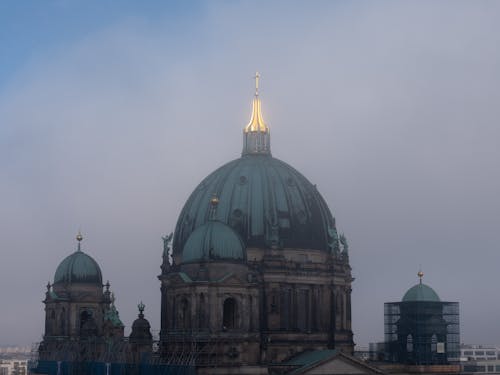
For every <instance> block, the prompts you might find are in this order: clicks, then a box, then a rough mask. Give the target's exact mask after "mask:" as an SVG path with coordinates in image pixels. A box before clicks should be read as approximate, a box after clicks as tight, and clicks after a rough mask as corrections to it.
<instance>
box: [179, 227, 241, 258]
mask: <svg viewBox="0 0 500 375" xmlns="http://www.w3.org/2000/svg"><path fill="white" fill-rule="evenodd" d="M200 260H205V261H208V260H245V245H244V244H243V241H242V240H241V238H240V236H239V235H238V233H236V232H235V231H234V230H233V229H231V228H230V227H228V226H227V225H226V224H223V223H221V222H218V221H209V222H207V223H205V224H203V225H202V226H200V227H198V228H197V229H196V230H195V231H194V232H193V233H191V235H190V236H189V238H188V239H187V241H186V244H185V245H184V250H183V252H182V263H188V262H196V261H200Z"/></svg>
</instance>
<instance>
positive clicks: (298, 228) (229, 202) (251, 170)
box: [173, 154, 338, 254]
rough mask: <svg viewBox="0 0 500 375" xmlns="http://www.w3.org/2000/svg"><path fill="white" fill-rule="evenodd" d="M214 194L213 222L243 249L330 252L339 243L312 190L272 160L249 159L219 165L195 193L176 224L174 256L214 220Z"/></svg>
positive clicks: (264, 157) (300, 177)
mask: <svg viewBox="0 0 500 375" xmlns="http://www.w3.org/2000/svg"><path fill="white" fill-rule="evenodd" d="M327 173H328V172H327ZM214 195H216V196H217V198H218V205H217V210H216V212H215V217H214V219H215V220H217V221H220V222H222V223H224V224H226V225H228V226H230V227H231V228H233V229H234V230H235V231H236V232H237V233H238V234H239V235H240V237H241V238H242V239H243V241H244V243H245V245H246V246H247V247H278V248H279V247H287V248H298V249H317V250H325V251H331V250H332V249H333V248H334V247H335V244H336V243H338V236H337V231H336V228H335V220H334V218H333V216H332V214H331V212H330V209H329V208H328V205H327V204H326V202H325V200H324V199H323V197H322V196H321V194H320V193H319V192H318V190H317V189H316V186H314V185H313V184H312V183H311V182H309V181H308V180H307V179H306V178H305V177H304V176H303V175H302V174H301V173H300V172H298V171H297V170H296V169H294V168H293V167H291V166H290V165H288V164H287V163H285V162H283V161H281V160H279V159H276V158H273V157H272V156H271V155H257V154H251V155H244V156H242V157H241V158H238V159H236V160H233V161H231V162H229V163H227V164H225V165H223V166H222V167H220V168H219V169H217V170H215V171H214V172H213V173H211V174H210V175H209V176H207V177H206V178H205V179H204V180H203V181H202V182H201V183H200V184H199V185H198V186H197V187H196V188H195V189H194V191H193V193H192V194H191V196H190V197H189V199H188V200H187V202H186V203H185V205H184V207H183V209H182V211H181V214H180V215H179V218H178V220H177V225H176V229H175V234H174V242H173V251H174V254H179V253H181V252H182V250H183V248H184V245H185V243H186V241H187V240H188V238H189V236H190V235H191V233H193V232H194V231H195V230H196V229H197V228H199V227H200V226H202V225H203V224H205V223H206V222H208V221H209V220H211V219H212V214H211V205H210V200H211V198H212V197H213V196H214Z"/></svg>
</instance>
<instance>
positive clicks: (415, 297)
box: [402, 271, 441, 302]
mask: <svg viewBox="0 0 500 375" xmlns="http://www.w3.org/2000/svg"><path fill="white" fill-rule="evenodd" d="M423 276H424V274H423V272H422V271H419V272H418V277H419V278H420V282H419V283H418V284H417V285H414V286H412V287H411V288H410V289H408V290H407V291H406V293H405V295H404V296H403V300H402V301H403V302H424V301H425V302H440V301H441V300H440V299H439V296H438V295H437V293H436V292H435V291H434V289H432V288H431V287H430V286H428V285H425V284H423V283H422V277H423Z"/></svg>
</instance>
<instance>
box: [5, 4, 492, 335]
mask: <svg viewBox="0 0 500 375" xmlns="http://www.w3.org/2000/svg"><path fill="white" fill-rule="evenodd" d="M252 4H253V3H252ZM252 4H247V3H228V4H224V5H221V4H217V5H211V6H209V7H206V9H204V10H203V13H202V15H201V16H200V17H199V18H197V20H196V22H193V21H183V22H185V23H183V24H180V25H178V26H179V28H175V27H174V25H172V24H171V23H169V22H167V21H169V19H168V18H167V17H166V16H165V18H164V21H163V22H162V21H156V22H155V23H154V24H153V23H148V20H147V19H144V18H141V17H134V18H127V19H126V20H122V21H121V22H117V23H116V24H112V25H109V26H108V27H106V28H105V29H96V30H95V31H94V32H93V33H91V34H88V35H86V36H85V37H82V38H80V39H75V40H73V42H72V43H70V44H69V45H66V46H65V47H64V49H61V50H58V51H54V52H53V53H52V54H50V55H49V56H46V57H45V58H44V59H43V60H41V61H36V60H35V61H33V62H32V63H31V64H29V65H28V67H27V68H25V69H24V70H23V71H21V72H20V73H19V76H18V77H16V78H14V79H13V80H12V81H11V84H10V85H9V86H8V87H7V88H5V89H4V90H3V91H2V92H0V124H2V126H1V127H0V146H1V147H0V167H1V168H0V201H1V202H0V203H1V206H2V215H0V224H1V225H0V228H1V229H0V238H1V240H0V241H1V242H0V246H1V248H2V256H3V257H4V259H7V261H2V263H1V266H0V285H2V287H0V288H1V289H0V290H1V294H2V296H3V297H4V299H5V300H8V301H10V303H9V304H8V305H7V306H6V307H4V310H3V320H2V322H0V331H1V332H2V342H0V344H7V343H9V341H8V340H11V341H12V342H14V343H28V342H29V341H35V340H37V339H38V338H39V335H40V334H41V332H42V330H43V319H44V317H43V306H42V304H41V303H40V300H41V299H42V298H43V293H44V285H45V284H46V282H47V280H48V279H51V278H52V277H53V273H54V272H55V268H56V266H57V264H58V263H59V262H60V260H62V259H63V258H64V257H65V256H66V255H68V254H69V253H70V252H72V251H73V250H74V248H75V246H76V244H75V241H74V240H73V238H74V235H75V234H76V231H77V230H78V228H79V227H81V229H82V231H83V232H84V234H85V237H86V238H85V241H84V248H85V250H86V251H87V252H88V253H89V254H90V255H92V256H93V257H94V258H95V259H96V260H97V261H98V262H99V264H100V265H101V267H102V270H103V276H104V278H105V279H109V280H110V281H111V284H112V289H114V291H115V293H116V296H117V305H118V308H119V310H120V313H121V317H122V320H123V321H124V322H125V324H126V325H128V326H130V324H131V322H132V321H133V319H134V318H135V314H136V311H135V305H136V303H137V302H138V301H139V300H143V301H144V302H145V303H146V305H147V308H146V313H147V317H148V319H150V321H151V323H152V326H153V328H154V329H159V314H160V292H159V282H158V280H157V279H156V276H157V275H158V274H159V272H160V269H159V265H160V256H161V250H162V243H161V235H163V234H165V233H167V232H170V231H172V230H173V229H174V227H175V222H176V218H177V215H178V213H179V212H180V209H181V208H182V205H183V203H184V201H185V200H186V199H187V197H188V195H189V193H190V192H191V191H192V190H193V189H194V187H195V186H196V184H197V183H198V182H199V181H201V179H202V178H203V177H204V176H205V175H207V174H208V173H210V172H211V171H212V170H214V169H215V168H216V167H218V166H220V165H221V164H223V163H224V162H226V161H229V160H230V159H233V158H236V157H238V156H239V153H240V151H241V129H242V127H243V126H244V125H245V123H246V121H247V120H248V116H249V112H250V101H251V95H252V84H253V83H252V80H251V77H252V76H253V73H254V71H255V70H260V71H261V73H262V99H263V106H264V108H263V110H264V116H265V118H266V120H267V121H268V122H269V123H270V125H271V129H272V150H273V154H274V155H275V156H276V157H278V158H280V159H283V160H285V161H287V162H289V163H290V164H291V165H293V166H294V167H296V168H297V169H298V170H300V171H301V172H303V173H304V175H306V176H307V177H308V178H309V179H310V180H311V181H312V182H313V183H315V184H317V185H318V188H319V190H320V192H322V194H323V195H324V197H325V198H326V200H327V201H328V202H329V204H330V207H331V209H332V211H333V213H334V215H335V216H336V217H337V223H338V225H339V227H340V229H341V230H342V231H344V232H345V233H346V234H347V236H348V238H349V239H350V243H351V248H352V253H351V262H352V267H353V272H354V276H355V277H356V281H355V283H354V284H353V317H354V326H353V328H354V332H355V341H357V342H358V343H361V344H366V343H368V342H369V341H376V340H382V339H383V323H382V321H383V318H382V316H383V308H382V306H383V302H386V301H392V300H398V299H399V298H401V297H402V295H403V294H404V291H405V290H406V289H407V288H409V287H410V286H411V285H412V284H413V283H415V282H416V276H415V274H416V271H417V270H418V267H419V265H420V264H421V265H422V267H423V269H424V272H425V274H426V276H425V280H426V282H428V283H429V284H430V285H432V286H433V287H434V288H435V289H436V291H437V292H438V294H439V295H440V296H441V298H442V299H446V300H458V301H460V302H461V313H462V332H463V338H462V341H469V342H480V343H495V340H496V337H498V334H499V333H500V332H496V331H495V330H494V329H492V328H491V327H495V326H496V325H495V324H494V322H495V321H496V315H498V314H496V313H495V311H498V310H500V302H498V303H497V302H495V300H494V299H493V300H491V298H489V297H488V298H489V299H488V301H485V300H483V299H482V298H480V296H478V293H479V291H480V292H481V296H494V295H495V294H496V290H495V288H494V285H496V281H497V280H496V276H495V275H496V265H497V264H498V261H499V256H498V254H497V252H496V250H495V249H496V243H497V239H496V236H495V234H496V232H497V231H498V228H499V224H500V222H499V219H498V215H497V213H498V209H499V201H498V199H497V192H498V191H499V187H500V186H499V185H500V178H499V176H498V172H497V171H496V169H497V160H498V159H499V156H500V155H499V152H500V151H499V150H500V148H499V147H498V141H497V140H498V139H499V134H498V132H499V131H498V127H497V126H496V123H497V122H498V118H499V109H498V108H499V107H498V105H497V103H498V102H499V97H500V92H499V90H500V89H499V87H500V85H499V83H500V82H499V81H500V77H499V74H498V65H499V61H500V53H499V52H498V49H497V48H496V46H497V45H498V38H499V37H498V35H500V33H499V30H498V28H499V27H500V26H498V25H497V23H496V21H495V19H496V17H495V16H497V15H498V11H499V9H498V5H496V4H495V3H487V2H484V3H479V4H478V3H474V4H472V3H462V2H453V3H451V2H445V3H439V4H436V3H433V2H418V3H417V2H414V3H408V2H405V3H391V2H388V3H385V2H384V3H378V4H377V5H374V4H361V3H360V4H352V3H321V4H319V5H315V6H305V3H293V4H291V5H290V6H283V4H280V3H277V4H271V5H262V6H260V7H254V6H253V5H252ZM287 4H288V3H287ZM160 20H161V17H160ZM486 303H487V305H488V310H487V311H486V309H485V305H486ZM20 312H22V318H23V325H22V326H20V324H19V316H20ZM369 312H370V313H369ZM4 337H7V338H8V340H7V341H4V340H5V339H4Z"/></svg>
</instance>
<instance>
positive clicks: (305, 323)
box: [297, 289, 309, 331]
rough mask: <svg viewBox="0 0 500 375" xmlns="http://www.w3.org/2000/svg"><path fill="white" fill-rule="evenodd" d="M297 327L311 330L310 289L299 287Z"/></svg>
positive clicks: (301, 329) (302, 329)
mask: <svg viewBox="0 0 500 375" xmlns="http://www.w3.org/2000/svg"><path fill="white" fill-rule="evenodd" d="M297 328H298V329H299V330H300V331H307V330H309V290H307V289H299V290H298V300H297Z"/></svg>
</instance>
